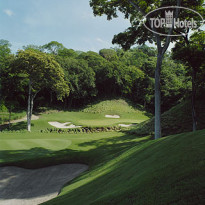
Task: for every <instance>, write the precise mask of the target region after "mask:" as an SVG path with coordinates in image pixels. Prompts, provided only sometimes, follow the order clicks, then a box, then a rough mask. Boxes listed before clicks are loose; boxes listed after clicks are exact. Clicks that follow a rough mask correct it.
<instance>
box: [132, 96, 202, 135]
mask: <svg viewBox="0 0 205 205" xmlns="http://www.w3.org/2000/svg"><path fill="white" fill-rule="evenodd" d="M196 113H197V117H198V129H199V130H200V129H205V123H204V122H205V100H203V99H200V100H198V101H197V105H196ZM190 131H192V112H191V101H185V102H182V103H180V104H178V105H177V106H175V107H173V108H171V109H170V110H168V111H167V112H165V113H163V114H162V135H163V136H167V135H172V134H179V133H183V132H190ZM131 132H132V133H134V134H136V135H149V134H153V133H154V118H152V119H150V120H147V121H145V122H142V123H140V124H139V125H138V126H137V128H136V129H133V130H132V131H131Z"/></svg>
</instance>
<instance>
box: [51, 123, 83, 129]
mask: <svg viewBox="0 0 205 205" xmlns="http://www.w3.org/2000/svg"><path fill="white" fill-rule="evenodd" d="M70 123H71V122H66V123H60V122H48V124H50V125H51V126H53V127H56V128H62V129H63V128H79V127H82V126H76V125H73V124H70ZM68 124H70V125H68Z"/></svg>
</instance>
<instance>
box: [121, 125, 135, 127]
mask: <svg viewBox="0 0 205 205" xmlns="http://www.w3.org/2000/svg"><path fill="white" fill-rule="evenodd" d="M119 126H120V127H131V126H133V124H130V125H126V124H119Z"/></svg>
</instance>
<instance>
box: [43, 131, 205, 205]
mask: <svg viewBox="0 0 205 205" xmlns="http://www.w3.org/2000/svg"><path fill="white" fill-rule="evenodd" d="M204 146H205V130H203V131H198V132H196V133H194V134H193V133H186V134H180V135H176V136H171V137H166V138H162V139H160V140H156V141H149V142H145V143H143V144H141V145H136V146H135V147H133V148H131V149H129V150H127V151H125V152H124V153H122V154H121V155H119V156H118V157H116V158H114V159H113V160H111V161H109V162H107V163H105V164H103V165H101V166H99V167H98V168H95V169H93V170H91V171H90V172H89V173H87V174H85V175H83V176H81V177H80V178H78V179H76V180H74V181H73V182H72V183H71V184H70V185H69V186H66V187H65V188H64V189H63V190H62V193H61V194H60V196H59V197H57V198H56V199H53V200H51V201H49V202H47V203H45V204H49V205H53V204H61V205H63V204H72V205H81V204H82V202H83V204H86V205H87V204H89V205H91V204H96V205H99V204H111V205H114V204H116V205H119V204H124V205H128V204H132V205H133V204H139V205H143V204H144V205H148V204H149V205H152V204H157V205H160V204H162V205H164V204H173V205H177V204H179V205H183V204H184V205H185V204H186V205H187V204H190V205H200V204H201V205H202V204H204V203H205V198H204V196H205V186H204V185H205V176H204V175H205V174H204V173H205V149H204Z"/></svg>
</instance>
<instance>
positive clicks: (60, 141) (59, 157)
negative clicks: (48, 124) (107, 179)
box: [0, 132, 148, 167]
mask: <svg viewBox="0 0 205 205" xmlns="http://www.w3.org/2000/svg"><path fill="white" fill-rule="evenodd" d="M144 140H148V137H145V138H136V137H135V136H132V135H125V134H124V133H122V132H108V133H107V132H105V133H97V134H96V133H94V134H78V135H76V134H54V133H51V134H50V133H49V134H48V133H39V132H32V133H27V132H24V133H1V136H0V163H2V164H7V165H8V164H10V165H11V164H12V163H15V164H16V165H20V166H24V167H42V166H46V165H52V164H59V163H64V162H67V163H69V162H75V163H77V162H79V163H80V162H81V163H86V164H88V165H90V166H93V165H97V164H98V163H103V162H104V161H106V160H108V159H111V158H112V156H113V155H116V154H118V152H121V151H123V150H124V149H128V148H130V146H133V145H134V144H135V143H141V142H142V141H144Z"/></svg>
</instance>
